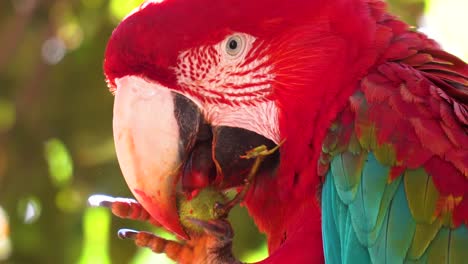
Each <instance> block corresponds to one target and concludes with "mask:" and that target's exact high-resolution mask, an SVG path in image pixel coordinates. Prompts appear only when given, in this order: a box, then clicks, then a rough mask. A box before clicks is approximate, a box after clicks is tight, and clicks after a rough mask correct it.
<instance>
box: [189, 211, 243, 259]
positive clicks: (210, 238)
mask: <svg viewBox="0 0 468 264" xmlns="http://www.w3.org/2000/svg"><path fill="white" fill-rule="evenodd" d="M189 220H190V221H191V222H192V223H193V224H195V225H198V226H200V227H202V228H203V230H204V231H205V234H206V236H207V238H206V242H205V243H206V263H209V264H214V263H216V264H240V263H241V262H239V261H238V260H237V259H236V258H235V257H234V255H233V254H232V239H233V237H234V231H233V229H232V227H231V224H230V223H229V221H228V220H227V219H215V220H208V221H204V220H199V219H194V218H189Z"/></svg>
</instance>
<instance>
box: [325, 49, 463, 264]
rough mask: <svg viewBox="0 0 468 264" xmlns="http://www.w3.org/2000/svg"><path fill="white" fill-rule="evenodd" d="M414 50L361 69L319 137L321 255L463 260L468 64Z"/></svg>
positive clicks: (343, 259)
mask: <svg viewBox="0 0 468 264" xmlns="http://www.w3.org/2000/svg"><path fill="white" fill-rule="evenodd" d="M420 53H421V54H419V55H420V57H418V60H408V63H413V64H414V65H411V67H409V66H408V65H406V64H405V63H402V62H388V63H384V64H382V65H381V66H380V67H377V68H376V69H375V70H374V71H373V72H371V73H369V75H368V76H367V77H365V78H364V79H363V80H362V81H361V89H359V90H358V91H357V92H356V93H355V94H354V95H353V96H351V98H350V101H349V105H348V106H347V107H346V108H345V109H344V110H343V112H342V113H341V114H340V116H339V117H338V118H337V120H336V122H335V123H334V124H333V125H332V126H331V128H330V129H329V133H328V135H327V137H326V139H325V140H324V145H323V149H322V156H321V158H320V160H319V168H328V169H325V170H323V169H321V170H320V171H319V173H321V175H322V176H323V178H324V183H323V188H322V193H321V199H322V201H321V202H322V233H323V242H324V253H325V260H326V263H332V264H333V263H360V264H361V263H362V264H365V263H379V264H380V263H384V264H385V263H388V264H393V263H437V264H443V263H456V264H463V263H468V228H467V225H468V87H467V86H468V66H466V64H464V63H463V62H460V61H459V60H458V59H456V58H454V57H453V56H451V55H448V54H446V53H444V52H441V51H425V53H424V52H420ZM424 60H427V61H424ZM435 61H436V62H435ZM443 64H445V65H451V66H450V67H448V68H444V67H445V66H443ZM418 67H419V69H418ZM425 69H430V70H427V71H426V70H425ZM444 69H445V70H444ZM444 71H446V72H444ZM447 72H449V74H451V75H452V76H451V78H449V77H450V76H449V75H447ZM447 76H448V77H447ZM444 78H445V79H444Z"/></svg>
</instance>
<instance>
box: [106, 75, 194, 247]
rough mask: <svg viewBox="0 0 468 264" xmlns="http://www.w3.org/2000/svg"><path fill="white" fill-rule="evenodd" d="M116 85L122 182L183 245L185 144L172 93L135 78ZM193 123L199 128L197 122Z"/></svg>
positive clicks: (115, 103)
mask: <svg viewBox="0 0 468 264" xmlns="http://www.w3.org/2000/svg"><path fill="white" fill-rule="evenodd" d="M115 83H116V86H117V89H116V93H115V102H114V120H113V126H114V140H115V147H116V151H117V158H118V161H119V164H120V168H121V170H122V173H123V175H124V177H125V180H126V182H127V184H128V186H129V187H130V189H131V191H132V192H133V194H134V195H135V198H136V199H137V200H138V201H139V202H140V203H141V204H142V206H143V207H144V208H145V209H146V210H147V211H148V212H149V213H150V214H151V216H152V217H153V218H154V219H155V220H156V221H158V222H159V223H160V224H161V225H163V226H164V227H165V228H167V229H169V230H170V231H172V232H174V233H176V234H177V235H179V236H180V237H182V238H185V239H187V238H188V236H187V234H186V232H185V231H184V229H183V228H182V226H181V224H180V221H179V216H178V210H177V206H176V192H177V189H178V188H179V187H178V182H179V178H180V170H181V166H182V163H183V161H182V160H181V159H183V157H181V154H180V152H181V148H183V147H184V144H183V143H184V142H182V141H181V136H180V133H181V131H182V130H181V128H180V124H179V123H178V120H177V118H178V117H177V115H176V114H175V111H174V110H175V100H174V97H175V93H173V92H171V91H170V90H169V89H167V88H166V87H163V86H161V85H159V84H156V83H153V82H148V81H146V80H144V79H142V78H139V77H135V76H127V77H123V78H119V79H116V81H115ZM197 113H198V112H197ZM195 115H196V113H195ZM193 119H198V116H194V118H193ZM192 122H194V124H193V125H194V127H198V126H197V124H198V120H192ZM195 132H196V131H195ZM185 136H186V135H185Z"/></svg>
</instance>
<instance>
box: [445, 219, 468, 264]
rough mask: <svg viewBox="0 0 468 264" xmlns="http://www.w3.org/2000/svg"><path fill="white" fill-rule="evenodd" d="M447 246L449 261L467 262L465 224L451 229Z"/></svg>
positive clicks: (467, 241)
mask: <svg viewBox="0 0 468 264" xmlns="http://www.w3.org/2000/svg"><path fill="white" fill-rule="evenodd" d="M449 248H450V250H449V251H450V255H449V262H450V263H453V264H462V263H468V228H467V227H466V225H461V226H460V227H458V228H457V229H455V230H452V233H451V236H450V245H449Z"/></svg>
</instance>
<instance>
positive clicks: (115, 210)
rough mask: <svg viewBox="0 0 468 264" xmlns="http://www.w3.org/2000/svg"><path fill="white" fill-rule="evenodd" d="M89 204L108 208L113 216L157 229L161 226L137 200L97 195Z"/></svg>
mask: <svg viewBox="0 0 468 264" xmlns="http://www.w3.org/2000/svg"><path fill="white" fill-rule="evenodd" d="M88 203H89V204H90V205H91V206H102V207H107V208H109V209H110V210H111V212H112V214H113V215H115V216H117V217H119V218H123V219H130V220H136V221H140V222H149V223H151V224H152V225H154V226H157V227H160V226H161V225H160V224H159V223H158V222H157V221H156V220H155V219H153V218H152V217H151V215H150V214H149V213H148V212H147V211H146V210H145V209H144V208H143V206H141V204H140V203H138V202H137V201H136V200H135V199H131V198H116V197H111V196H107V195H101V194H97V195H92V196H91V197H89V198H88Z"/></svg>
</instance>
